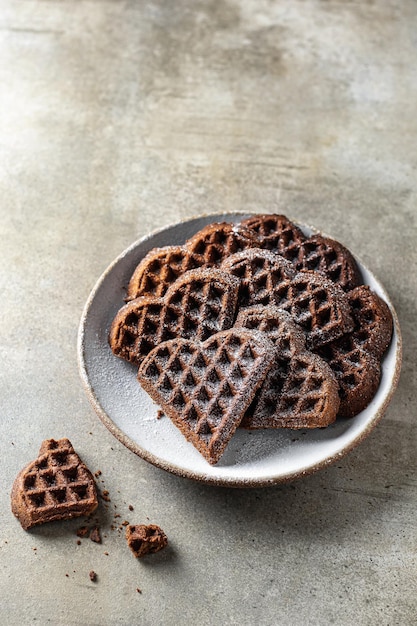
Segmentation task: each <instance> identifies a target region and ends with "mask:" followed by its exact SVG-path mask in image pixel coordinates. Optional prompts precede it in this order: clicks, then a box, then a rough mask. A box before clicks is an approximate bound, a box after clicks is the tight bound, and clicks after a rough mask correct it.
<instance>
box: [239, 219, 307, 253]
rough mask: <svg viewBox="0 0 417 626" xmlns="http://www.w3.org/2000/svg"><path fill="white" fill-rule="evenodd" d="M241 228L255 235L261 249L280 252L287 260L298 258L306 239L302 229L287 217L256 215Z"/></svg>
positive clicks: (242, 224) (245, 221)
mask: <svg viewBox="0 0 417 626" xmlns="http://www.w3.org/2000/svg"><path fill="white" fill-rule="evenodd" d="M241 226H242V227H244V228H247V229H248V230H250V231H251V232H252V233H253V234H254V236H255V237H256V239H257V241H258V242H259V245H258V247H259V248H262V249H267V250H272V251H273V252H278V253H279V254H282V256H284V257H286V258H287V259H293V258H294V257H295V256H298V251H299V248H300V244H301V243H302V242H303V241H304V240H305V239H306V237H305V235H304V233H303V231H302V230H301V228H299V227H298V226H296V225H295V224H294V223H293V222H291V221H290V220H289V219H288V218H287V217H286V216H285V215H275V214H272V215H254V216H253V217H250V218H248V219H246V220H243V221H242V222H241Z"/></svg>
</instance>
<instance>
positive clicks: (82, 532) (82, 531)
mask: <svg viewBox="0 0 417 626" xmlns="http://www.w3.org/2000/svg"><path fill="white" fill-rule="evenodd" d="M87 535H88V526H81V528H79V529H78V530H77V537H86V536H87Z"/></svg>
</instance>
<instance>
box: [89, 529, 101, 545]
mask: <svg viewBox="0 0 417 626" xmlns="http://www.w3.org/2000/svg"><path fill="white" fill-rule="evenodd" d="M90 539H91V541H94V543H101V535H100V529H99V527H98V526H95V527H94V528H93V530H92V531H91V533H90Z"/></svg>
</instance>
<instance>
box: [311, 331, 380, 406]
mask: <svg viewBox="0 0 417 626" xmlns="http://www.w3.org/2000/svg"><path fill="white" fill-rule="evenodd" d="M320 355H321V356H322V357H323V358H324V359H325V360H326V361H327V362H328V364H329V365H330V367H331V369H332V370H333V372H334V373H335V376H336V379H337V382H338V384H339V396H340V408H339V415H340V417H354V416H355V415H357V414H358V413H360V412H361V411H363V410H364V409H365V408H366V407H367V406H368V404H369V403H370V402H371V400H372V398H373V397H374V395H375V393H376V391H377V389H378V386H379V382H380V380H381V364H380V362H379V360H378V359H377V358H376V357H375V356H374V355H373V354H371V353H370V352H367V351H366V350H363V348H361V346H360V345H359V344H358V343H357V342H356V340H355V337H354V335H353V334H351V335H347V336H346V337H342V339H340V340H338V341H334V342H332V343H330V344H328V345H327V346H323V347H322V348H321V349H320Z"/></svg>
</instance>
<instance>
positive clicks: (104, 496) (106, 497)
mask: <svg viewBox="0 0 417 626" xmlns="http://www.w3.org/2000/svg"><path fill="white" fill-rule="evenodd" d="M101 497H102V498H103V500H104V501H105V502H111V500H110V498H109V492H108V491H107V489H104V490H103V491H102V492H101Z"/></svg>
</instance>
